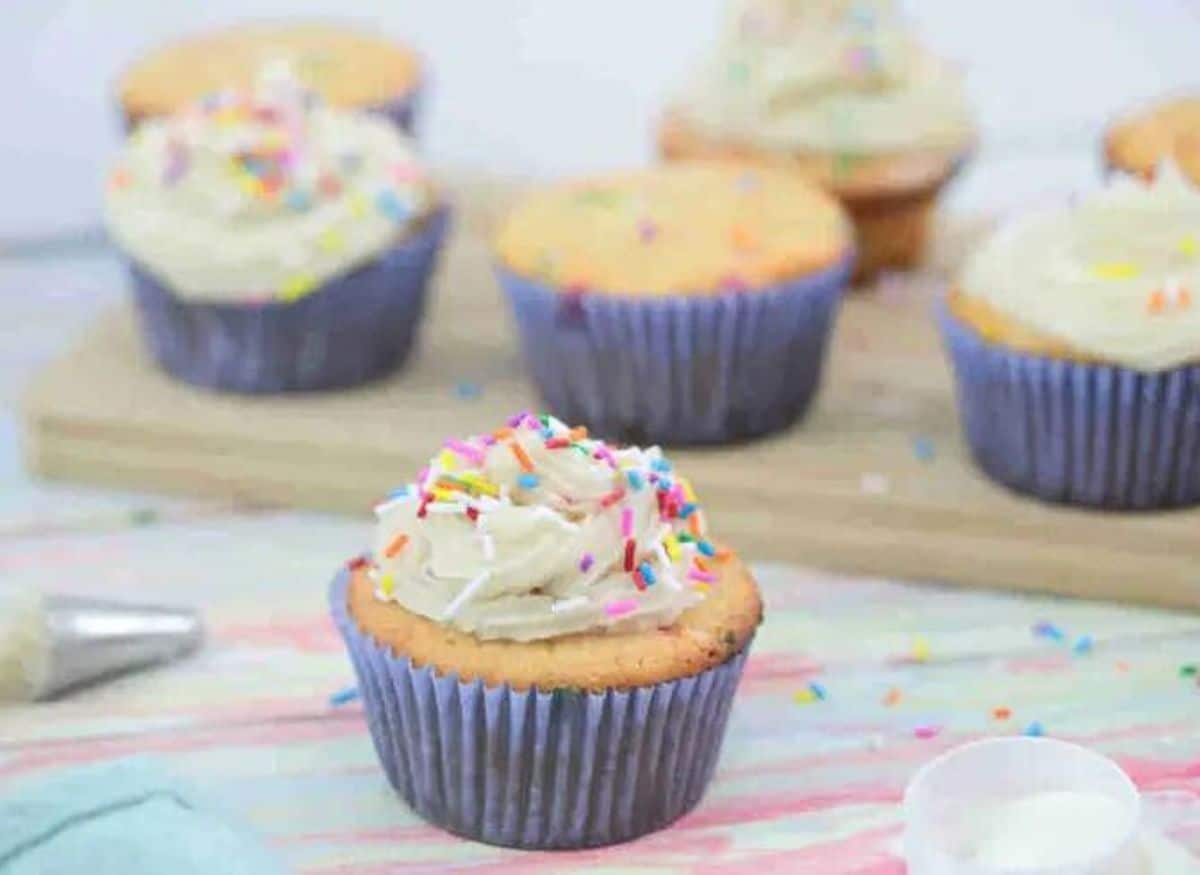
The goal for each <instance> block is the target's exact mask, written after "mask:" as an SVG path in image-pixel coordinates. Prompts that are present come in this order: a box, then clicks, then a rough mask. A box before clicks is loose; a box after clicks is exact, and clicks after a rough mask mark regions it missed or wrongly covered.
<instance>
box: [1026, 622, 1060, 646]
mask: <svg viewBox="0 0 1200 875" xmlns="http://www.w3.org/2000/svg"><path fill="white" fill-rule="evenodd" d="M1033 635H1034V637H1035V638H1046V639H1049V640H1050V641H1062V640H1063V639H1064V638H1066V637H1067V636H1066V633H1064V632H1063V630H1062V629H1060V628H1059V627H1058V626H1056V625H1055V624H1054V623H1051V622H1050V621H1049V620H1039V621H1038V622H1037V623H1035V624H1034V625H1033Z"/></svg>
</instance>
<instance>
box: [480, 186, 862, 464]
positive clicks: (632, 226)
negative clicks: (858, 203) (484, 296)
mask: <svg viewBox="0 0 1200 875" xmlns="http://www.w3.org/2000/svg"><path fill="white" fill-rule="evenodd" d="M496 252H497V258H498V261H499V266H498V273H499V277H500V281H501V283H502V284H503V286H504V288H505V290H506V291H507V293H508V296H509V298H510V300H511V302H512V305H513V310H514V312H515V314H516V321H517V327H518V329H519V331H520V334H521V342H522V345H523V347H524V350H525V357H526V360H527V361H528V363H529V367H530V370H531V371H532V373H533V377H534V380H535V382H536V383H537V386H538V389H539V390H540V391H541V394H542V397H543V398H544V399H545V401H546V403H547V404H548V405H549V407H550V409H551V411H552V412H553V413H555V414H556V415H560V416H562V417H563V418H565V419H568V420H571V421H575V422H582V423H584V424H585V425H587V426H589V427H590V428H592V429H593V430H594V431H596V432H597V433H598V434H601V435H604V436H607V437H613V438H620V439H622V440H627V441H631V442H635V443H649V442H657V443H705V442H719V441H730V440H735V439H738V438H747V437H752V436H755V435H761V434H765V433H767V432H770V431H774V430H777V429H780V428H784V427H785V426H787V425H789V424H791V423H792V422H795V421H796V420H797V419H799V418H800V417H801V416H802V415H803V414H804V412H805V411H806V410H807V409H808V406H809V404H810V402H811V401H812V399H813V396H814V395H815V393H816V390H817V387H818V384H819V381H820V375H821V369H822V363H823V361H824V355H825V346H826V338H827V337H828V334H829V330H830V327H831V325H832V323H833V319H834V316H835V314H836V311H837V306H838V303H839V301H840V298H841V293H842V290H843V288H844V286H845V283H846V280H847V277H848V275H849V272H850V264H851V260H852V255H853V252H852V244H851V230H850V226H849V222H848V221H847V219H846V217H845V215H844V213H843V212H842V210H841V209H840V208H839V207H838V205H837V204H836V203H835V202H834V201H833V200H832V198H830V197H829V196H828V195H826V194H824V193H823V192H822V191H820V190H819V189H817V188H816V187H814V186H812V185H810V184H808V183H807V182H805V181H804V180H803V179H801V178H800V177H798V176H797V175H795V174H792V173H787V172H783V171H779V170H771V169H766V168H762V169H753V168H739V167H736V166H734V165H730V164H716V163H710V164H675V165H669V166H666V167H661V168H657V169H654V170H646V171H636V172H628V173H619V174H613V175H611V176H606V177H600V178H595V179H587V180H579V181H574V182H568V183H564V184H560V185H557V186H553V187H550V188H547V189H544V190H542V191H540V192H536V193H534V194H533V195H531V196H530V197H528V198H527V199H526V200H525V201H524V202H522V203H520V204H519V205H518V206H517V207H516V208H515V209H514V210H513V211H512V213H511V214H510V215H509V217H508V218H507V220H506V221H505V222H504V223H503V224H502V227H501V230H500V233H499V235H498V238H497V241H496Z"/></svg>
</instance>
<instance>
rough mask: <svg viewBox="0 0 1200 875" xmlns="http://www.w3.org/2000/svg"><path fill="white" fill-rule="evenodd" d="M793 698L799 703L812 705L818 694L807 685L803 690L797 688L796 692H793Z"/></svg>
mask: <svg viewBox="0 0 1200 875" xmlns="http://www.w3.org/2000/svg"><path fill="white" fill-rule="evenodd" d="M792 699H793V701H795V702H796V704H797V705H811V704H812V703H813V702H815V701H817V694H816V693H814V692H813V691H812V690H810V689H809V688H808V687H805V688H804V689H802V690H796V692H795V693H793V694H792Z"/></svg>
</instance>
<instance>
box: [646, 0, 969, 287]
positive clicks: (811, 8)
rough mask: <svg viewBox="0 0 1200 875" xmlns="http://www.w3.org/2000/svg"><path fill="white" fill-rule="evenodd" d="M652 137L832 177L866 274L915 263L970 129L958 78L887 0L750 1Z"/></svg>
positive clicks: (734, 14) (823, 179)
mask: <svg viewBox="0 0 1200 875" xmlns="http://www.w3.org/2000/svg"><path fill="white" fill-rule="evenodd" d="M658 139H659V150H660V153H661V154H662V156H663V157H665V158H668V159H673V160H679V159H684V160H688V159H692V160H694V159H698V158H700V159H730V158H734V159H738V160H743V161H745V160H755V161H761V162H765V163H769V164H773V165H778V166H781V167H787V168H790V169H793V170H795V171H796V172H799V173H801V174H803V175H804V176H806V177H807V178H809V179H811V180H813V181H815V182H817V183H819V184H820V185H822V186H824V187H826V188H827V189H828V190H829V191H831V192H833V193H834V194H835V195H836V196H837V197H838V198H839V199H840V200H841V201H842V202H843V203H844V204H845V206H846V208H847V210H849V212H850V215H851V217H852V218H853V219H854V223H855V228H856V231H857V237H858V246H859V259H858V273H859V276H863V277H865V276H869V275H871V274H873V273H875V272H876V271H878V270H879V269H881V268H885V267H911V266H913V265H915V264H916V263H917V262H918V261H919V259H920V257H921V254H922V251H923V249H924V246H925V242H926V238H927V236H928V226H929V218H930V214H931V212H932V208H933V205H934V201H935V199H936V197H937V194H938V192H939V191H940V189H941V188H942V187H943V186H944V185H945V183H946V182H947V181H948V180H949V179H950V178H951V177H952V176H953V174H954V172H955V171H956V170H957V169H958V167H959V166H960V165H961V164H962V163H963V161H964V160H965V158H966V156H967V154H968V153H969V151H970V150H971V148H972V144H973V139H974V135H973V130H972V123H971V120H970V117H969V114H968V112H967V109H966V101H965V98H964V95H963V93H962V88H961V85H960V82H959V76H958V74H957V73H956V72H954V71H953V70H952V69H950V68H949V66H947V65H946V64H944V63H942V62H941V61H939V60H938V59H937V58H935V57H934V56H933V55H931V54H930V53H928V52H927V51H926V50H924V49H923V48H922V47H921V46H920V45H919V44H918V43H917V42H916V41H915V40H914V39H913V38H912V37H911V36H910V35H909V34H908V32H907V29H906V28H905V26H904V23H903V21H902V20H901V19H900V17H899V15H898V14H897V12H896V10H895V8H894V6H893V4H892V3H890V2H888V0H875V2H866V3H854V4H846V3H841V2H830V3H807V4H791V3H786V2H779V0H742V2H739V3H735V4H733V6H732V7H731V10H730V16H729V21H728V23H727V26H726V28H725V30H724V32H723V33H722V34H721V37H720V40H719V41H718V43H717V45H716V47H715V49H714V50H713V51H712V52H711V53H710V54H709V56H708V57H706V58H705V59H704V60H703V62H702V63H701V65H700V66H699V68H698V69H697V70H696V72H695V73H694V74H693V76H692V78H691V80H690V81H689V83H688V85H687V87H686V88H685V89H684V90H683V92H682V93H681V94H680V95H679V96H678V97H677V98H676V99H675V100H674V101H673V102H672V105H671V107H670V108H669V109H668V111H667V113H666V114H665V116H664V119H663V122H662V124H661V126H660V130H659V137H658Z"/></svg>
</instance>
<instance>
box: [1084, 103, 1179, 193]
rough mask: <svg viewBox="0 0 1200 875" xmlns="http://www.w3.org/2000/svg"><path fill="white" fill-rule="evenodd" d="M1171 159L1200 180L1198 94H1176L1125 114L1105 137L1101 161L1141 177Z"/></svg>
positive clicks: (1110, 166)
mask: <svg viewBox="0 0 1200 875" xmlns="http://www.w3.org/2000/svg"><path fill="white" fill-rule="evenodd" d="M1171 160H1174V162H1175V163H1176V164H1177V165H1178V166H1179V167H1180V168H1181V169H1182V170H1183V171H1184V173H1185V174H1186V175H1187V176H1189V177H1190V178H1191V179H1192V180H1193V181H1194V182H1197V183H1200V96H1189V97H1176V98H1174V99H1171V100H1164V101H1161V102H1159V103H1155V104H1152V105H1150V106H1148V107H1146V108H1143V109H1141V110H1138V111H1136V112H1133V113H1130V114H1127V115H1125V116H1123V117H1121V118H1120V119H1118V120H1117V121H1116V122H1114V123H1113V124H1112V125H1111V126H1110V127H1109V129H1108V131H1107V132H1106V134H1105V137H1104V163H1105V166H1106V168H1107V169H1108V170H1109V171H1119V172H1121V173H1126V174H1129V175H1131V176H1137V177H1140V178H1142V179H1147V180H1148V179H1153V178H1154V174H1155V171H1156V170H1157V168H1158V166H1159V164H1161V163H1163V162H1164V161H1171Z"/></svg>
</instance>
